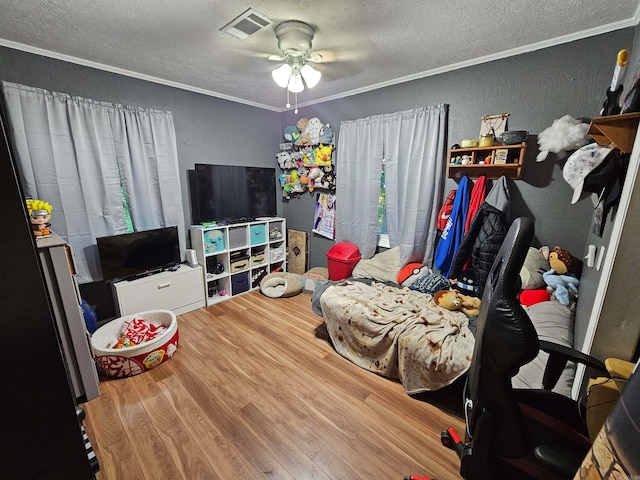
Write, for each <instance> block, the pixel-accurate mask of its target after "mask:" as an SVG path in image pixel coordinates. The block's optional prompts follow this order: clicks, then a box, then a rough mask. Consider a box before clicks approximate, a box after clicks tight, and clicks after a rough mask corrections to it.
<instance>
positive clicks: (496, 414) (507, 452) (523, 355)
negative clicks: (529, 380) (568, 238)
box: [441, 218, 605, 480]
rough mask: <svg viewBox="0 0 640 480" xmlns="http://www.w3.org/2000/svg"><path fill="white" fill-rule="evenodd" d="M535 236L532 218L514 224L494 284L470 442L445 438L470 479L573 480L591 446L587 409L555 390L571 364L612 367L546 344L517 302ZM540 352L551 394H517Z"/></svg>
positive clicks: (478, 358) (479, 356)
mask: <svg viewBox="0 0 640 480" xmlns="http://www.w3.org/2000/svg"><path fill="white" fill-rule="evenodd" d="M533 232H534V227H533V222H532V221H531V220H530V219H528V218H517V219H516V220H515V221H514V222H513V224H512V225H511V227H510V229H509V231H508V233H507V236H506V237H505V239H504V242H503V244H502V247H501V248H500V250H499V252H498V254H497V256H496V259H495V261H494V263H493V266H492V268H491V271H490V274H489V277H488V279H487V283H486V286H485V290H484V294H483V296H482V303H481V306H480V314H479V316H478V327H477V332H476V343H475V348H474V353H473V359H472V362H471V367H470V368H469V372H468V376H467V382H466V386H465V392H464V397H465V398H464V410H465V419H466V432H465V438H464V441H462V440H461V439H460V438H459V437H458V435H457V434H456V432H455V431H454V430H453V429H452V428H449V429H448V430H447V431H445V432H442V436H441V440H442V443H443V444H444V445H445V446H447V447H449V448H452V449H455V450H456V452H457V453H458V455H459V456H460V460H461V466H460V474H461V475H462V477H463V478H465V479H468V480H476V479H499V478H510V479H515V478H517V479H525V478H535V479H540V478H573V475H574V474H575V472H576V471H577V470H578V467H579V465H580V462H581V460H582V459H583V458H584V456H585V454H586V452H587V451H588V450H589V447H590V441H589V437H588V432H587V427H586V423H585V421H584V415H583V413H582V412H581V409H582V407H581V405H579V404H578V403H577V402H575V401H573V400H572V399H570V398H568V397H565V396H563V395H559V394H556V393H553V392H551V388H553V387H554V385H555V382H557V380H558V378H559V376H560V373H561V372H562V369H563V368H564V366H565V364H566V362H567V360H573V361H579V362H582V363H586V364H587V365H589V366H591V367H593V368H597V369H599V370H602V371H605V370H604V365H603V364H602V363H601V362H599V361H598V360H596V359H593V358H591V357H589V356H587V355H583V354H581V353H580V352H576V351H574V350H572V349H570V348H566V347H562V346H559V345H556V344H553V343H548V342H541V341H539V340H538V336H537V333H536V330H535V328H534V326H533V324H532V323H531V320H530V319H529V317H528V315H527V314H526V312H525V311H524V309H523V308H522V306H521V305H520V302H519V301H518V299H517V294H518V292H519V291H520V285H521V284H520V275H519V274H520V269H521V268H522V264H523V262H524V259H525V256H526V254H527V250H528V248H529V246H530V243H531V239H532V238H533ZM540 348H542V349H544V350H545V351H549V353H550V362H549V364H548V369H547V370H546V371H545V375H544V381H543V386H544V388H543V389H540V390H516V389H514V388H512V386H511V378H512V377H514V376H515V375H516V374H517V373H518V370H519V368H520V367H521V366H523V365H525V364H527V363H528V362H530V361H531V360H533V359H534V358H535V357H536V355H537V354H538V351H539V349H540Z"/></svg>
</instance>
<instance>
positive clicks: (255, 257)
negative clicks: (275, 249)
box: [251, 251, 266, 267]
mask: <svg viewBox="0 0 640 480" xmlns="http://www.w3.org/2000/svg"><path fill="white" fill-rule="evenodd" d="M265 260H266V255H265V254H264V251H262V252H255V253H252V254H251V266H252V267H255V266H256V265H262V264H263V263H264V262H265Z"/></svg>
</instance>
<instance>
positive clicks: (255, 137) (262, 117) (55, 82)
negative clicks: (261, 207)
mask: <svg viewBox="0 0 640 480" xmlns="http://www.w3.org/2000/svg"><path fill="white" fill-rule="evenodd" d="M0 65H2V67H1V69H0V80H5V81H9V82H16V83H22V84H24V85H29V86H32V87H40V88H44V89H47V90H49V91H56V92H63V93H67V94H69V95H79V96H81V97H85V98H91V99H94V100H102V101H106V102H113V103H120V104H124V105H137V106H142V107H148V108H155V109H160V110H170V111H171V112H173V121H174V124H175V128H176V141H177V145H178V161H179V166H178V168H179V172H180V188H181V189H182V197H183V203H184V210H185V224H186V225H190V224H191V207H190V201H189V188H188V180H187V171H188V170H193V165H194V163H218V164H241V165H254V166H277V165H276V164H275V160H274V157H273V155H272V152H271V149H270V148H269V147H270V146H271V145H272V144H273V142H274V140H275V141H277V138H278V137H279V135H280V133H279V132H280V114H279V113H277V112H272V111H269V110H263V109H259V108H255V107H250V106H246V105H243V104H240V103H236V102H231V101H228V100H222V99H219V98H213V97H208V96H205V95H201V94H197V93H193V92H188V91H185V90H179V89H176V88H172V87H167V86H164V85H158V84H155V83H150V82H146V81H143V80H138V79H134V78H130V77H125V76H122V75H117V74H113V73H108V72H104V71H101V70H95V69H92V68H88V67H83V66H79V65H75V64H72V63H67V62H63V61H60V60H54V59H50V58H47V57H41V56H38V55H33V54H29V53H24V52H20V51H17V50H12V49H9V48H4V47H0ZM281 209H282V207H281V205H278V211H281Z"/></svg>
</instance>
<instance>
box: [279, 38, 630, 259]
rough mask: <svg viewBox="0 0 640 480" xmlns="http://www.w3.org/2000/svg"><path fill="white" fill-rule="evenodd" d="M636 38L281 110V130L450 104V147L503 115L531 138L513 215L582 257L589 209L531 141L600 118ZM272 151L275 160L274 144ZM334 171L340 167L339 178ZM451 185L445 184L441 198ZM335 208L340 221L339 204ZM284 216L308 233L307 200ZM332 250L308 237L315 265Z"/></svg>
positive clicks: (577, 45) (591, 42) (593, 41)
mask: <svg viewBox="0 0 640 480" xmlns="http://www.w3.org/2000/svg"><path fill="white" fill-rule="evenodd" d="M633 35H634V29H625V30H621V31H617V32H612V33H608V34H605V35H600V36H597V37H592V38H588V39H584V40H580V41H575V42H572V43H569V44H565V45H560V46H556V47H552V48H547V49H544V50H539V51H535V52H531V53H528V54H524V55H518V56H516V57H511V58H506V59H502V60H498V61H494V62H491V63H487V64H482V65H477V66H473V67H469V68H465V69H462V70H457V71H454V72H448V73H445V74H441V75H437V76H433V77H428V78H424V79H420V80H415V81H413V82H409V83H405V84H401V85H396V86H392V87H387V88H384V89H380V90H376V91H374V92H369V93H364V94H360V95H356V96H352V97H347V98H344V99H340V100H334V101H331V102H326V103H323V104H320V105H314V106H310V107H305V108H301V109H300V112H299V114H298V115H294V114H293V112H292V111H289V112H285V113H284V114H283V115H282V124H283V127H284V126H287V125H291V124H295V122H296V119H297V118H299V117H313V116H317V117H319V118H320V119H321V120H322V121H324V122H330V123H331V124H332V126H333V127H334V129H335V130H338V129H339V126H340V122H341V121H342V120H352V119H356V118H362V117H366V116H369V115H375V114H380V113H390V112H396V111H400V110H405V109H409V108H413V107H416V106H422V105H434V104H438V103H448V104H449V105H450V108H449V141H448V144H449V145H452V144H454V143H458V142H459V141H460V140H461V139H463V138H469V137H475V136H477V135H478V133H479V131H480V118H481V117H482V116H483V115H486V114H496V113H502V112H508V113H509V114H510V115H511V116H510V118H509V128H511V129H513V130H516V129H522V130H528V131H529V133H530V134H531V135H530V137H529V143H528V150H527V156H526V160H525V167H524V171H523V178H522V179H521V180H518V181H514V182H510V188H511V194H512V216H521V215H526V216H530V217H532V218H533V219H534V220H535V224H536V239H535V240H534V241H535V242H536V243H537V244H540V245H543V244H546V245H551V246H554V245H561V246H563V247H564V248H567V249H568V250H570V251H571V252H573V253H574V254H575V255H576V256H580V255H582V254H583V250H584V248H585V238H586V234H587V231H588V229H589V225H590V221H591V220H590V219H591V209H590V208H589V205H588V202H587V201H582V202H579V203H578V204H577V205H571V204H570V203H571V195H572V190H571V187H569V185H568V184H567V183H566V182H565V181H564V179H563V178H562V165H563V164H564V161H557V160H555V159H554V158H552V157H551V156H550V157H549V158H548V159H547V160H546V161H545V162H543V163H536V162H535V156H536V155H537V152H538V150H537V147H538V145H537V141H536V140H537V137H536V135H537V134H538V133H539V132H540V131H542V130H544V129H545V128H546V127H548V126H550V125H551V123H552V122H553V120H555V119H556V118H559V117H561V116H563V115H565V114H571V115H573V116H574V117H595V116H598V114H599V110H600V108H601V107H602V102H603V100H604V92H605V90H606V88H607V86H608V84H609V83H610V82H611V75H612V73H613V65H614V64H615V56H616V54H617V52H618V50H619V49H621V48H631V45H632V43H633ZM301 101H304V93H303V94H302V95H301ZM273 145H274V155H275V152H276V151H277V146H276V142H275V141H273ZM339 168H340V166H339V165H338V174H339ZM455 185H456V184H455V182H453V181H452V180H448V181H447V184H446V186H445V192H444V193H446V192H448V191H449V190H450V189H452V188H455ZM337 205H338V207H337V212H338V215H339V211H340V210H339V209H340V199H338V204H337ZM284 212H285V215H286V217H287V219H288V225H289V227H291V228H297V229H301V230H310V229H311V223H312V219H311V216H312V212H313V201H312V199H311V197H309V196H305V197H303V198H301V199H299V200H291V201H289V202H286V203H285V206H284ZM332 245H333V243H332V242H331V241H328V240H326V239H324V238H322V237H319V236H316V235H312V239H311V264H312V266H314V265H324V264H325V263H326V258H325V252H326V250H328V249H329V248H331V246H332Z"/></svg>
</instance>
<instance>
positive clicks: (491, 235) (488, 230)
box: [448, 176, 510, 297]
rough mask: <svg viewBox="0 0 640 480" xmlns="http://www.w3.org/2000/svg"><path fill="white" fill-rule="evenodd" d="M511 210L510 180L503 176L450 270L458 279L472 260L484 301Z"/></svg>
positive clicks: (495, 186) (480, 212) (470, 230)
mask: <svg viewBox="0 0 640 480" xmlns="http://www.w3.org/2000/svg"><path fill="white" fill-rule="evenodd" d="M509 208H510V195H509V188H508V186H507V181H506V177H504V176H503V177H501V178H500V180H498V182H496V184H495V185H494V187H493V188H492V189H491V192H489V195H487V198H486V199H485V201H484V203H483V204H482V205H481V206H480V208H479V209H478V211H477V212H476V215H475V217H474V218H473V221H472V222H471V225H470V226H469V231H468V232H467V234H466V235H465V236H464V239H463V240H462V242H461V243H460V245H459V247H458V250H457V252H456V255H455V258H454V260H453V261H452V264H451V268H450V270H449V275H448V277H449V278H457V277H458V276H459V275H460V273H461V272H462V270H463V267H464V265H465V263H466V262H467V259H469V257H471V267H472V269H473V272H474V273H475V276H476V281H477V285H478V295H479V296H480V297H482V292H483V291H484V286H485V284H486V282H487V277H488V275H489V271H490V270H491V266H492V265H493V261H494V259H495V257H496V254H497V253H498V250H500V247H501V246H502V242H503V240H504V238H505V236H506V235H507V231H508V230H509Z"/></svg>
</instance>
